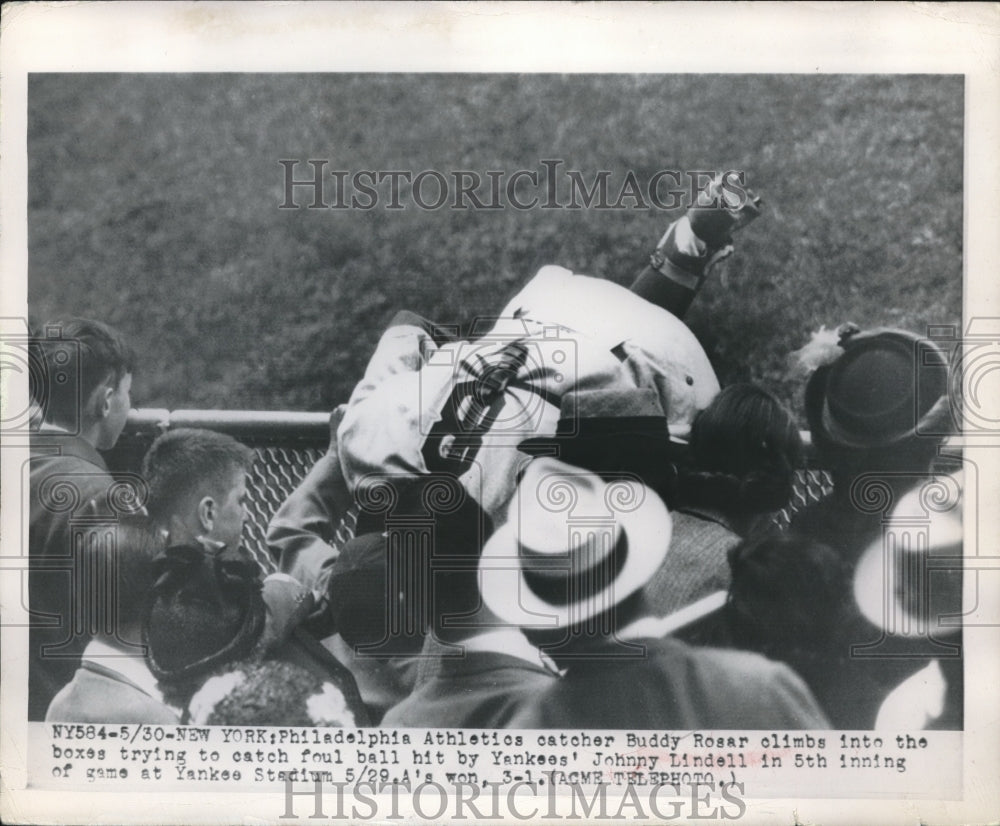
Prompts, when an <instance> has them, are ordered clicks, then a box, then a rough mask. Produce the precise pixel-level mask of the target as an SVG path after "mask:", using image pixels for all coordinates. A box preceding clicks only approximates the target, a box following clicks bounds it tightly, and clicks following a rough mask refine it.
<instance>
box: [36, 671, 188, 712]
mask: <svg viewBox="0 0 1000 826" xmlns="http://www.w3.org/2000/svg"><path fill="white" fill-rule="evenodd" d="M45 721H46V722H56V723H160V724H163V725H178V724H179V723H180V718H179V717H178V716H177V714H176V713H174V711H172V710H171V709H170V708H169V707H168V706H167V705H165V704H164V703H162V702H160V701H159V700H157V699H155V698H154V697H151V696H150V695H149V694H147V693H146V692H145V691H143V690H142V689H141V688H140V687H139V686H138V685H136V684H135V683H134V682H132V681H131V680H129V679H128V678H127V677H125V675H123V674H121V673H119V672H118V671H115V670H114V669H112V668H107V667H106V666H103V665H101V664H100V663H95V662H91V661H89V660H84V661H83V663H82V664H81V666H80V668H78V669H77V670H76V674H74V675H73V679H72V680H71V681H70V682H69V683H68V684H67V685H65V686H63V688H62V690H60V692H59V693H58V694H57V695H56V696H55V699H53V700H52V703H51V704H50V705H49V710H48V712H47V713H46V715H45Z"/></svg>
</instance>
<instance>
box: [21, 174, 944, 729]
mask: <svg viewBox="0 0 1000 826" xmlns="http://www.w3.org/2000/svg"><path fill="white" fill-rule="evenodd" d="M715 194H716V195H718V192H717V191H716V192H715ZM759 208H760V207H759V202H758V201H757V199H755V198H754V197H752V195H750V196H748V198H747V200H745V201H744V202H743V203H739V204H735V203H728V202H726V201H725V200H724V199H722V200H719V199H718V198H717V199H716V200H715V202H705V203H704V204H696V205H693V206H692V207H691V208H690V209H689V210H688V211H687V213H686V214H685V215H683V216H682V217H681V218H679V219H678V220H676V221H675V222H673V223H672V224H671V225H670V227H669V228H668V229H667V231H666V233H665V234H664V236H663V237H662V238H661V239H660V242H659V243H658V245H657V247H656V249H655V251H654V253H653V254H652V256H651V258H650V262H649V264H648V266H646V267H645V268H644V269H643V270H642V272H641V273H640V274H639V276H638V278H636V279H635V281H634V282H633V283H632V285H631V287H630V288H625V287H623V286H620V285H618V284H616V283H614V282H612V281H610V280H603V279H600V278H593V277H589V276H583V275H576V274H574V273H572V272H570V271H569V270H565V269H563V268H561V267H554V266H550V267H544V268H543V269H542V270H540V271H539V272H538V273H537V274H536V275H535V276H534V277H533V278H532V279H531V280H530V281H529V282H528V283H527V284H526V285H525V286H524V288H523V289H522V290H521V291H520V292H519V293H518V294H517V295H516V296H514V297H513V298H512V299H511V301H510V302H509V303H508V305H507V306H506V307H505V308H504V309H503V310H502V311H501V312H500V314H499V315H498V316H497V317H496V318H495V319H492V320H491V322H490V324H489V326H488V328H487V329H475V327H476V325H473V327H474V328H473V329H470V330H469V331H468V332H467V335H466V336H465V337H459V336H457V335H456V334H455V330H454V328H445V327H442V326H439V325H436V324H433V323H430V322H428V321H426V320H424V319H422V318H419V317H417V316H415V315H413V314H410V313H406V312H403V313H400V314H399V315H397V317H396V318H395V319H394V320H393V322H392V323H391V324H390V325H389V326H388V328H387V329H386V331H385V333H384V334H383V336H382V337H381V339H380V341H379V343H378V345H377V347H376V349H375V351H374V352H373V354H372V356H371V360H370V362H369V364H368V366H367V369H366V371H365V373H364V375H362V376H360V377H359V379H358V383H357V385H356V387H355V390H354V392H353V393H352V395H351V397H350V398H349V399H348V400H347V402H346V403H345V404H343V405H341V406H340V407H338V408H337V409H336V410H334V411H333V412H332V414H331V416H330V441H329V447H328V450H327V451H326V453H325V455H323V456H322V457H321V458H320V459H319V460H318V461H317V462H316V463H315V465H314V466H313V467H312V468H311V470H310V471H309V473H308V474H307V475H306V477H305V479H304V480H303V481H302V482H301V484H299V486H298V487H297V488H296V489H295V490H294V491H293V492H292V493H291V494H290V495H289V497H288V498H287V500H286V501H285V502H284V503H283V504H282V505H281V507H280V508H279V509H278V511H277V512H276V513H275V514H274V516H273V518H272V520H271V522H270V524H269V526H268V529H267V538H268V544H269V549H270V552H271V553H272V555H273V560H274V563H275V568H276V570H277V573H273V574H270V575H268V576H262V575H261V571H260V568H259V567H258V566H257V565H256V564H255V563H254V561H253V560H252V559H251V557H250V556H249V555H248V553H247V552H246V551H245V550H244V549H243V548H242V547H241V536H242V533H243V528H244V520H245V518H246V514H245V499H246V494H247V473H248V470H249V467H250V464H251V461H252V459H253V453H252V451H251V450H250V449H249V448H248V447H246V446H245V445H243V444H241V443H240V442H239V441H237V440H236V439H234V438H232V437H231V436H228V435H225V434H223V433H219V432H215V431H212V430H200V429H191V428H179V429H172V430H168V431H166V432H164V433H163V434H161V435H160V436H158V437H157V438H156V440H155V441H154V442H153V444H152V445H151V446H150V448H149V450H148V452H147V453H146V455H145V457H144V459H143V461H142V466H141V468H134V469H132V472H129V473H114V474H113V473H112V472H111V471H110V470H109V469H108V466H107V464H106V462H105V458H104V456H103V455H102V452H104V451H107V450H109V449H110V448H112V447H113V446H114V445H115V443H116V442H117V440H118V438H119V436H120V435H121V433H122V430H123V428H124V427H125V424H126V418H127V414H128V411H129V409H130V406H131V402H130V387H131V380H132V373H133V371H134V370H135V369H136V359H135V356H134V354H133V352H132V350H131V349H130V347H129V346H128V344H127V343H126V342H125V341H124V340H123V338H122V336H121V335H120V334H119V333H118V332H117V331H115V330H114V329H112V328H111V327H109V326H107V325H105V324H103V323H101V322H98V321H92V320H84V319H64V320H60V321H54V322H51V323H50V324H47V325H46V327H45V329H46V331H47V335H46V336H44V337H42V336H39V337H37V338H36V339H35V340H34V342H33V347H34V348H35V350H36V353H37V360H38V363H39V364H40V365H43V367H44V369H43V370H42V371H41V374H42V375H43V376H44V377H46V380H45V381H43V382H41V383H40V385H39V386H38V387H35V388H34V390H35V395H36V400H37V403H38V407H39V410H40V411H41V416H40V422H39V426H38V427H37V429H36V432H35V433H34V434H33V442H32V452H31V485H30V536H29V544H30V575H29V602H30V610H31V617H32V619H31V625H30V632H29V636H30V656H29V660H30V669H29V709H28V714H29V719H31V720H49V721H67V722H106V723H112V722H120V723H197V724H204V725H211V724H227V725H243V724H247V725H250V724H252V725H283V726H288V725H297V726H375V725H381V726H388V727H446V728H472V727H476V728H479V727H486V728H505V727H513V728H581V727H585V728H602V729H621V728H628V729H666V728H671V727H677V728H686V729H768V730H785V729H823V728H837V729H874V728H897V729H900V730H906V729H920V728H933V727H937V728H947V729H960V728H961V727H962V688H963V686H962V658H961V627H960V622H959V621H958V620H959V618H960V615H961V574H962V572H961V564H960V562H961V541H962V523H961V497H960V493H961V486H962V477H961V474H960V473H959V472H956V471H955V470H954V468H951V467H950V466H948V465H947V463H945V462H943V460H942V447H943V445H944V444H945V442H946V440H947V438H948V437H949V435H950V430H951V428H952V414H951V408H950V405H949V399H948V392H947V391H948V381H949V377H948V363H947V359H946V356H945V354H944V353H943V352H942V351H941V349H940V348H939V347H938V346H937V345H936V344H935V343H933V342H932V341H930V340H928V339H925V338H922V337H920V336H919V335H916V334H914V333H912V332H908V331H905V330H899V329H890V328H877V329H868V330H860V329H858V328H857V327H855V326H853V325H843V326H841V327H840V328H838V329H837V330H836V331H835V332H828V331H821V332H820V333H819V334H816V335H815V336H814V337H813V340H812V341H811V342H810V343H809V344H808V345H806V346H805V347H804V348H803V350H801V351H800V352H799V353H798V360H799V363H800V365H801V366H803V367H804V368H805V370H806V373H807V375H808V379H807V380H806V381H805V383H804V388H803V389H804V399H805V409H804V414H805V418H806V420H807V421H808V424H809V436H810V439H809V441H810V443H811V444H810V445H804V444H803V440H802V438H801V436H800V433H799V431H798V429H797V427H796V424H795V416H794V414H793V412H792V411H790V410H789V409H788V408H787V407H786V406H785V405H784V404H782V403H781V402H780V401H779V400H778V399H777V398H776V397H775V396H774V395H773V394H772V393H770V392H769V391H768V390H767V389H766V388H764V387H761V386H759V385H756V384H734V385H730V386H727V387H724V388H720V386H719V383H718V381H717V379H716V376H715V373H714V371H713V369H712V366H711V364H710V362H709V359H708V357H707V356H706V354H705V351H704V350H703V349H702V346H701V344H700V343H699V342H698V340H697V338H696V337H695V336H694V334H693V333H692V332H691V330H690V329H689V328H688V327H687V326H686V325H685V323H684V316H685V313H686V312H687V310H688V307H689V306H690V305H691V303H692V301H693V300H694V299H695V297H696V295H697V293H698V292H699V290H700V289H701V288H702V285H703V284H704V283H705V281H706V279H707V277H708V275H709V273H710V272H711V271H712V270H713V268H714V267H715V266H716V265H717V263H718V262H719V261H720V260H722V259H723V258H725V257H726V256H727V255H728V254H729V253H731V251H732V240H733V233H734V232H735V231H736V230H739V229H741V228H742V227H743V226H744V225H745V224H746V223H748V222H749V221H750V220H751V219H752V218H753V217H755V216H756V214H757V213H758V212H759ZM718 323H724V319H720V320H719V322H718ZM52 331H58V332H57V334H55V335H53V334H52ZM57 374H58V375H66V374H68V375H71V376H74V377H75V379H74V380H73V381H67V382H62V383H60V382H58V381H56V380H55V379H54V378H53V379H52V380H48V378H50V377H55V376H56V375H57ZM807 455H808V456H809V461H810V462H812V463H813V466H815V467H818V468H822V469H823V470H824V471H826V472H827V473H828V474H829V478H830V480H831V481H832V492H831V493H830V494H829V495H828V496H826V497H825V498H823V499H821V500H820V501H818V502H814V503H811V504H808V505H807V506H805V507H802V508H799V509H798V510H797V511H795V512H794V513H793V514H792V516H791V519H790V524H785V523H784V522H782V521H780V520H778V519H777V518H776V517H777V515H778V514H779V513H780V512H782V511H786V512H787V510H788V509H789V506H790V503H791V499H792V492H793V487H794V484H795V479H796V474H797V473H800V472H801V471H802V470H803V468H804V467H805V466H806V460H807ZM928 486H931V487H934V488H935V489H936V490H937V491H938V492H939V493H938V495H936V496H933V497H930V498H931V499H933V501H934V503H936V506H935V507H929V506H928V504H927V503H928V497H926V496H924V495H923V494H924V491H925V490H926V489H927V488H928ZM896 514H899V515H900V516H901V517H902V516H905V517H908V518H910V523H912V522H913V520H912V517H913V516H914V515H915V514H920V515H921V516H922V517H923V521H922V522H921V525H922V527H921V528H920V530H921V531H923V533H922V534H921V536H920V539H919V541H918V539H917V538H916V537H915V534H914V535H907V537H908V538H907V537H903V538H900V537H897V536H893V537H890V536H889V534H888V533H887V528H886V526H887V525H891V524H893V517H894V515H896ZM914 530H916V529H914ZM890 539H892V541H889V540H890ZM935 556H936V557H939V559H938V560H937V562H938V563H940V558H945V559H947V558H950V559H952V560H953V561H954V560H957V561H956V562H954V564H953V565H951V566H950V567H949V566H948V565H943V564H935V565H931V564H930V563H929V561H928V560H929V559H930V558H931V557H935Z"/></svg>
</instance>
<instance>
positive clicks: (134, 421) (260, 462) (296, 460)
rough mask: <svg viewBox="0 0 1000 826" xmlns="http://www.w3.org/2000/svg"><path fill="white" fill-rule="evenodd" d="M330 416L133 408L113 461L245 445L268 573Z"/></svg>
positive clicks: (804, 492) (799, 486)
mask: <svg viewBox="0 0 1000 826" xmlns="http://www.w3.org/2000/svg"><path fill="white" fill-rule="evenodd" d="M328 418H329V417H328V414H325V413H299V412H293V411H235V410H175V411H168V410H155V409H144V410H134V411H132V412H131V413H130V414H129V421H128V425H127V426H126V431H125V434H124V436H123V438H122V439H121V440H120V441H119V446H118V448H116V451H117V455H116V456H115V457H114V461H113V462H109V464H111V465H112V467H113V468H115V469H118V470H130V471H135V470H137V469H138V468H139V465H140V463H141V460H142V456H143V454H144V453H145V452H146V450H148V448H149V445H150V443H151V442H152V441H153V439H154V438H155V437H156V436H157V435H158V434H160V433H163V432H165V431H167V430H170V429H172V428H176V427H206V428H209V429H212V430H219V431H221V432H223V433H228V434H230V435H231V436H233V437H235V438H237V439H239V440H240V441H242V442H244V443H246V444H247V445H249V446H250V447H252V448H253V449H254V450H255V453H256V458H255V459H254V462H253V466H252V467H251V469H250V474H249V477H248V479H247V520H246V523H245V524H244V527H243V542H244V545H245V547H246V549H247V551H249V552H250V553H251V554H252V555H253V557H254V559H255V560H256V561H257V564H258V565H260V567H261V569H262V570H263V571H264V572H265V573H271V572H273V571H275V570H276V568H277V566H276V563H275V559H274V558H273V557H272V555H271V553H270V551H269V550H268V547H267V540H266V532H267V526H268V524H269V523H270V521H271V517H272V516H274V514H275V512H276V511H277V510H278V508H279V506H280V505H281V503H282V502H284V501H285V499H286V498H287V496H288V494H290V493H291V492H292V491H293V490H294V489H295V487H296V486H297V485H298V484H299V482H301V481H302V479H303V478H304V477H305V475H306V474H307V473H308V472H309V470H310V469H311V468H312V466H313V465H314V464H315V463H316V461H317V460H318V459H319V458H320V456H322V455H323V453H324V452H325V450H326V445H327V442H328V440H329V424H328ZM832 489H833V484H832V482H831V479H830V475H829V474H828V473H827V472H826V471H823V470H819V469H816V468H809V469H806V470H800V471H799V472H798V473H797V476H796V481H795V487H794V491H793V493H792V500H791V502H790V503H789V505H788V507H787V508H785V509H784V510H783V511H781V512H779V513H778V514H776V515H775V523H776V524H777V525H779V526H780V527H782V528H784V527H786V526H787V525H788V522H789V519H790V518H791V516H792V515H793V514H794V513H796V512H798V511H800V510H802V508H804V507H806V505H809V504H811V503H813V502H818V501H819V500H820V499H822V498H823V497H824V496H826V495H827V494H829V493H830V491H831V490H832Z"/></svg>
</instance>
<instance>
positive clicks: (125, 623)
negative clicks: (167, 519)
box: [80, 515, 163, 645]
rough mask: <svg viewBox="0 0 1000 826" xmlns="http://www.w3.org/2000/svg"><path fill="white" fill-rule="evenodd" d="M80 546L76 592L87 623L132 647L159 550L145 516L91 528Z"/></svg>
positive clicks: (138, 628)
mask: <svg viewBox="0 0 1000 826" xmlns="http://www.w3.org/2000/svg"><path fill="white" fill-rule="evenodd" d="M81 542H82V546H81V547H82V550H83V553H84V559H85V561H86V564H85V565H83V567H82V569H81V571H80V574H81V576H82V577H83V581H82V582H81V583H80V593H81V594H82V596H83V599H84V604H85V605H86V606H87V607H86V608H84V609H83V610H84V611H85V613H87V614H88V615H89V619H88V622H89V621H91V620H93V621H95V622H96V623H97V624H98V626H99V628H100V631H101V632H102V633H105V634H108V635H113V636H117V637H118V638H119V640H121V641H122V642H124V643H129V644H133V645H137V644H138V643H139V642H140V634H139V631H140V629H141V626H142V621H143V618H144V616H145V613H146V611H147V609H148V607H149V603H150V600H151V599H152V589H153V578H154V573H153V563H154V560H155V559H156V557H157V555H158V554H159V553H160V552H161V550H162V547H163V543H162V541H161V539H160V537H159V536H158V534H157V533H156V531H154V530H153V528H152V526H151V525H150V523H149V520H148V519H147V518H146V517H145V516H140V515H136V516H130V517H127V518H125V519H122V520H121V521H119V522H118V523H117V524H115V525H113V526H107V525H105V526H101V527H95V528H92V529H90V530H88V531H87V532H86V533H85V534H84V535H83V537H82V540H81Z"/></svg>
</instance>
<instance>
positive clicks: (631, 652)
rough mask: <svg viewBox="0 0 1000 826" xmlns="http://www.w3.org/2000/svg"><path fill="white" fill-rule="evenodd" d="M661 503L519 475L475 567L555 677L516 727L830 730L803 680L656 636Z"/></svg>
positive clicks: (558, 473) (564, 478) (585, 484)
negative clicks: (557, 670) (654, 581)
mask: <svg viewBox="0 0 1000 826" xmlns="http://www.w3.org/2000/svg"><path fill="white" fill-rule="evenodd" d="M670 537H671V520H670V514H669V512H668V511H667V508H666V506H665V505H664V504H663V501H662V500H661V499H660V498H659V497H658V496H657V495H656V494H655V493H654V492H653V491H651V490H650V489H649V488H647V487H646V486H645V485H643V484H642V483H641V482H639V481H638V480H637V479H636V478H635V477H634V476H630V475H623V476H622V477H621V478H620V479H618V480H615V481H607V480H604V479H601V478H600V477H598V476H596V475H595V474H593V473H591V472H589V471H585V470H583V469H581V468H576V467H573V466H572V465H567V464H566V463H564V462H561V461H559V460H557V459H553V458H550V457H540V458H538V459H535V460H533V461H532V462H531V463H530V464H529V465H528V466H527V468H526V469H525V471H524V473H523V477H522V479H521V481H520V484H519V485H518V489H517V494H516V496H515V497H514V498H513V499H512V501H511V505H510V508H509V513H508V518H507V519H506V520H505V523H504V524H503V525H502V526H501V527H500V528H499V529H498V530H497V531H496V532H495V533H494V534H493V536H492V537H491V538H490V539H489V540H488V541H487V543H486V546H485V547H484V549H483V554H482V560H481V563H480V575H481V577H482V583H483V584H482V589H483V600H484V602H485V604H486V606H487V607H488V608H489V609H490V611H492V612H493V613H494V614H496V615H497V616H499V617H500V618H501V619H502V620H504V621H505V622H507V623H509V624H512V625H518V626H520V627H521V628H522V629H523V630H524V631H525V634H526V635H527V636H528V638H529V639H531V640H532V641H533V642H535V643H536V644H537V645H538V646H539V647H540V648H541V650H542V651H543V652H545V653H546V654H548V655H549V656H551V657H552V658H553V659H554V660H555V662H556V663H557V664H558V665H559V666H560V667H561V668H563V669H565V670H564V673H563V677H562V678H561V679H560V680H559V681H557V682H555V683H553V684H552V685H551V686H550V687H549V688H547V689H546V690H545V691H543V692H541V693H540V694H538V695H537V696H536V697H535V698H533V700H532V701H530V702H529V703H528V704H527V705H526V706H525V707H524V708H523V709H522V710H521V711H520V712H519V713H518V714H517V715H516V716H515V718H514V719H513V720H512V723H511V725H512V726H514V727H520V728H573V727H587V728H606V729H655V728H662V727H668V726H674V727H683V728H688V729H697V728H718V729H740V728H772V727H774V728H777V729H815V728H828V727H829V724H828V722H827V720H826V718H825V716H824V714H823V712H822V711H821V710H820V709H819V708H818V706H817V705H816V702H815V700H814V699H813V697H812V695H811V694H810V692H809V690H808V689H807V688H806V686H805V685H804V684H803V682H802V681H801V680H800V679H799V678H798V677H797V676H796V675H795V674H794V673H793V672H792V671H791V670H790V669H789V668H788V667H787V666H784V665H782V664H779V663H775V662H771V661H770V660H767V659H765V658H763V657H761V656H759V655H756V654H751V653H747V652H737V651H723V650H716V649H711V648H693V647H690V646H688V645H686V644H685V643H683V642H681V641H679V640H677V639H674V638H671V637H665V636H663V633H664V629H665V625H664V623H663V622H662V621H661V620H662V618H660V617H657V616H655V614H654V613H653V612H652V610H651V609H650V607H649V605H648V603H647V601H646V600H645V598H644V594H643V588H644V586H645V585H646V583H648V582H649V580H650V578H651V577H652V576H653V574H654V572H655V571H656V570H657V569H658V568H659V566H660V565H661V564H662V562H663V560H664V558H665V557H666V555H667V553H668V552H669V546H670Z"/></svg>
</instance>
